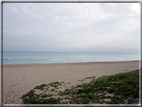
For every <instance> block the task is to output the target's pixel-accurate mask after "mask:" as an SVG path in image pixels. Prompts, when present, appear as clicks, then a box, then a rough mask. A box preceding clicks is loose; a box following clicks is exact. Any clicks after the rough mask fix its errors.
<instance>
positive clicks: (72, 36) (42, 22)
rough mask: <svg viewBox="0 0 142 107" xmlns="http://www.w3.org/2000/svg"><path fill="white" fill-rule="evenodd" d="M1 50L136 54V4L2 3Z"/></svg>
mask: <svg viewBox="0 0 142 107" xmlns="http://www.w3.org/2000/svg"><path fill="white" fill-rule="evenodd" d="M3 50H4V51H44V52H91V53H92V52H93V53H139V51H140V4H139V3H4V4H3Z"/></svg>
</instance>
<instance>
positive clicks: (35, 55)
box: [3, 52, 140, 65]
mask: <svg viewBox="0 0 142 107" xmlns="http://www.w3.org/2000/svg"><path fill="white" fill-rule="evenodd" d="M139 59H140V58H139V54H94V53H51V52H3V65H9V64H49V63H73V62H111V61H131V60H139Z"/></svg>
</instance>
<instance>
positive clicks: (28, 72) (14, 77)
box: [2, 61, 139, 104]
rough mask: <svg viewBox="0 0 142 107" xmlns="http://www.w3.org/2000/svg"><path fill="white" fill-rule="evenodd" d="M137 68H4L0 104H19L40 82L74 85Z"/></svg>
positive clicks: (121, 64)
mask: <svg viewBox="0 0 142 107" xmlns="http://www.w3.org/2000/svg"><path fill="white" fill-rule="evenodd" d="M137 69H139V61H116V62H83V63H58V64H15V65H3V81H2V82H3V104H21V103H22V100H21V99H20V97H21V96H22V95H23V94H26V93H27V92H29V91H30V90H31V89H33V88H34V87H35V86H37V85H41V84H43V83H44V84H48V83H51V82H55V81H59V82H60V81H64V82H70V83H71V84H70V85H75V84H78V82H79V81H78V80H81V79H84V78H86V77H92V76H96V77H100V76H102V75H105V76H107V75H112V74H118V73H123V72H129V71H132V70H137Z"/></svg>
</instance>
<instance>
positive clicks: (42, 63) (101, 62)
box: [1, 60, 142, 66]
mask: <svg viewBox="0 0 142 107" xmlns="http://www.w3.org/2000/svg"><path fill="white" fill-rule="evenodd" d="M133 61H139V62H140V61H142V60H127V61H96V62H67V63H41V64H39V63H37V64H3V65H1V66H7V65H8V66H11V65H48V64H49V65H50V64H82V63H113V62H133Z"/></svg>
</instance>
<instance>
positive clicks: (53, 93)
mask: <svg viewBox="0 0 142 107" xmlns="http://www.w3.org/2000/svg"><path fill="white" fill-rule="evenodd" d="M85 79H91V81H90V82H88V83H81V84H78V85H76V86H71V88H70V89H65V90H64V91H61V90H60V88H59V86H60V87H61V86H62V87H63V86H64V85H66V83H64V82H52V83H49V84H42V85H40V86H36V87H35V88H34V89H33V90H30V91H29V92H28V93H27V94H25V95H23V96H22V97H21V98H22V101H23V103H24V104H134V103H137V104H138V102H139V101H138V99H139V70H136V71H131V72H127V73H121V74H116V75H110V76H102V77H100V78H98V79H95V76H93V77H87V78H85ZM85 79H82V80H79V81H85ZM67 84H68V83H67ZM38 90H40V91H41V92H40V93H37V91H38Z"/></svg>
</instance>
